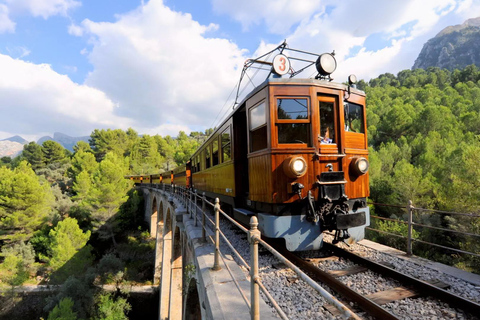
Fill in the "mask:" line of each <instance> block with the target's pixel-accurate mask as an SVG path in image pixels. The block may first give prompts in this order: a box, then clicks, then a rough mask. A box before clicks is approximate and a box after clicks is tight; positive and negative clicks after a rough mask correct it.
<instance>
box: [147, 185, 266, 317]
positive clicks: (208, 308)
mask: <svg viewBox="0 0 480 320" xmlns="http://www.w3.org/2000/svg"><path fill="white" fill-rule="evenodd" d="M140 189H141V190H142V191H143V193H144V197H145V220H146V221H147V222H148V223H149V224H150V232H151V235H152V236H156V239H157V242H156V250H155V252H156V253H155V276H154V279H155V284H158V286H159V290H160V310H159V319H172V320H173V319H229V320H231V319H250V318H251V316H250V307H249V303H250V280H249V279H247V277H246V275H245V273H244V271H242V270H241V269H240V267H239V266H238V265H237V263H236V262H235V261H234V259H233V258H232V257H231V256H228V255H223V256H224V258H223V259H221V261H220V265H221V270H219V271H214V270H212V266H213V264H214V251H215V246H214V245H213V244H212V243H211V242H210V241H208V240H207V242H204V241H203V240H202V228H201V222H200V221H199V223H198V224H197V226H195V222H194V219H193V218H192V216H191V215H190V214H189V213H188V211H187V208H185V206H184V205H183V204H182V203H181V201H180V200H179V199H178V198H176V197H174V196H173V195H172V193H170V192H168V191H164V190H162V189H159V188H154V187H141V188H140ZM207 230H208V229H207ZM207 235H210V236H211V235H212V234H211V233H210V232H208V231H207ZM207 238H208V237H207ZM239 288H240V289H239ZM260 318H261V319H274V318H276V317H275V316H274V315H273V313H272V311H271V308H270V307H268V306H267V305H266V303H265V302H264V301H263V300H262V299H260Z"/></svg>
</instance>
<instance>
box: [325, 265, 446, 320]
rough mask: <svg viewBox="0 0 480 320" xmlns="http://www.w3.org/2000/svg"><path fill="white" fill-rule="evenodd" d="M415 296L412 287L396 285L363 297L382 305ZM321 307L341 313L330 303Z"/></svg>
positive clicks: (437, 282)
mask: <svg viewBox="0 0 480 320" xmlns="http://www.w3.org/2000/svg"><path fill="white" fill-rule="evenodd" d="M349 269H353V268H349ZM345 270H347V269H345ZM332 271H343V270H332ZM329 272H331V271H329ZM332 275H333V274H332ZM333 276H335V277H339V275H333ZM425 282H427V283H429V284H431V285H434V286H436V287H439V288H441V289H448V288H449V287H450V285H449V284H446V283H444V282H442V281H440V280H427V281H425ZM417 296H420V294H419V293H418V292H416V291H415V290H413V289H409V288H406V287H397V288H393V289H389V290H385V291H379V292H375V293H372V294H369V295H366V296H365V297H366V298H368V299H370V300H372V301H373V302H375V303H376V304H378V305H384V304H387V303H389V302H393V301H398V300H403V299H406V298H414V297H417ZM323 307H324V308H325V309H326V310H327V311H329V312H330V313H331V314H332V315H334V316H338V315H340V314H341V313H340V311H339V310H338V309H337V308H335V306H333V305H331V304H326V305H324V306H323Z"/></svg>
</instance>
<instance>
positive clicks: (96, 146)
mask: <svg viewBox="0 0 480 320" xmlns="http://www.w3.org/2000/svg"><path fill="white" fill-rule="evenodd" d="M129 139H130V138H129V137H128V136H127V134H126V133H125V131H123V130H120V129H115V130H111V129H108V130H98V129H95V130H94V131H93V132H92V134H91V135H90V140H89V142H90V146H91V147H92V150H93V153H94V154H95V158H96V159H97V161H101V160H102V159H103V158H104V157H105V155H106V154H107V153H109V152H112V153H114V154H115V155H116V156H119V157H123V156H124V155H125V154H126V153H127V150H128V147H129V144H130V141H129Z"/></svg>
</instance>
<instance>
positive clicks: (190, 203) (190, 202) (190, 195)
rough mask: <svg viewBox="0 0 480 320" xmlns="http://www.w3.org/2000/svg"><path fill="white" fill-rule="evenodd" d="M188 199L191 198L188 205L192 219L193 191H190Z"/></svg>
mask: <svg viewBox="0 0 480 320" xmlns="http://www.w3.org/2000/svg"><path fill="white" fill-rule="evenodd" d="M188 198H189V201H188V205H187V208H189V210H188V212H190V219H192V218H193V217H192V211H193V210H192V191H191V190H188Z"/></svg>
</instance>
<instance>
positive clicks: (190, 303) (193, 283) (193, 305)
mask: <svg viewBox="0 0 480 320" xmlns="http://www.w3.org/2000/svg"><path fill="white" fill-rule="evenodd" d="M183 316H184V317H183V319H184V320H201V319H202V309H201V308H200V297H199V295H198V289H197V280H196V279H195V278H194V277H192V278H191V279H190V281H189V282H188V286H187V288H186V292H185V303H184V305H183Z"/></svg>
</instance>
